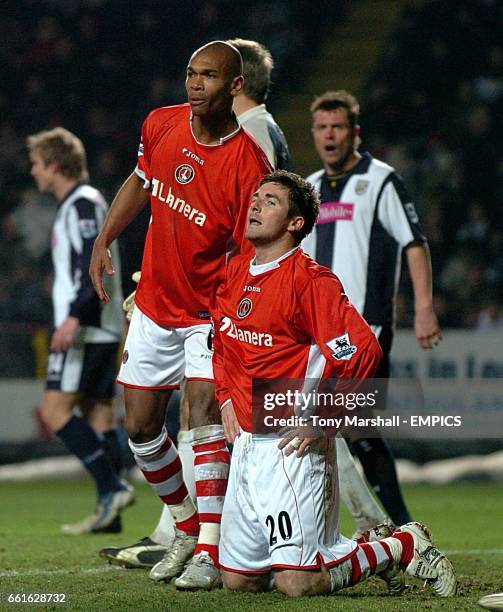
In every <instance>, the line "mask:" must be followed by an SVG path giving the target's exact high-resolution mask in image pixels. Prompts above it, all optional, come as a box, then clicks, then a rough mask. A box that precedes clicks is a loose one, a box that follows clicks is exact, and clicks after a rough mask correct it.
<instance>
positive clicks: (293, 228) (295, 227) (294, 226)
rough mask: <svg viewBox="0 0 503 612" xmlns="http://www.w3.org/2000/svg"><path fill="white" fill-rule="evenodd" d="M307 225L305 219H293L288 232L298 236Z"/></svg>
mask: <svg viewBox="0 0 503 612" xmlns="http://www.w3.org/2000/svg"><path fill="white" fill-rule="evenodd" d="M305 224H306V221H305V219H304V217H293V218H292V219H290V221H289V223H288V231H289V232H292V234H296V233H297V232H298V231H300V230H301V229H302V228H303V227H304V225H305Z"/></svg>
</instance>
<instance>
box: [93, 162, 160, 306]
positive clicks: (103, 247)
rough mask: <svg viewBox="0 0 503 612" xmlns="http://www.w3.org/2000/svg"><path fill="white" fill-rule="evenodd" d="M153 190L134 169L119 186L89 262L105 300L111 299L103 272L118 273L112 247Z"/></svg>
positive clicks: (100, 296) (98, 288)
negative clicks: (145, 185) (104, 281)
mask: <svg viewBox="0 0 503 612" xmlns="http://www.w3.org/2000/svg"><path fill="white" fill-rule="evenodd" d="M148 198H149V192H148V191H147V190H146V189H145V188H144V186H143V181H142V179H141V178H140V177H139V176H138V175H137V174H136V173H135V172H133V173H132V174H131V175H130V176H129V177H128V178H127V179H126V181H125V182H124V184H123V185H122V187H121V188H120V189H119V191H118V193H117V195H116V196H115V198H114V201H113V202H112V205H111V207H110V210H109V212H108V215H107V218H106V220H105V224H104V225H103V228H102V230H101V232H100V233H99V234H98V236H97V237H96V240H95V242H94V247H93V254H92V256H91V264H90V266H89V274H90V276H91V280H92V281H93V286H94V289H95V291H96V293H97V294H98V297H99V298H100V300H101V301H102V302H109V301H110V298H109V297H108V295H107V293H106V291H105V290H104V288H103V282H102V278H103V272H106V273H107V274H110V275H112V274H114V273H115V270H114V266H113V261H112V256H111V254H110V251H109V249H108V247H109V246H110V244H111V243H112V242H113V241H114V240H115V239H116V238H117V237H118V236H119V235H120V233H121V232H122V231H123V230H124V229H125V228H126V227H127V226H128V225H129V224H130V223H131V221H132V220H133V219H134V218H135V217H136V216H137V215H138V213H139V212H140V210H141V209H142V208H143V207H144V206H145V204H146V203H147V201H148Z"/></svg>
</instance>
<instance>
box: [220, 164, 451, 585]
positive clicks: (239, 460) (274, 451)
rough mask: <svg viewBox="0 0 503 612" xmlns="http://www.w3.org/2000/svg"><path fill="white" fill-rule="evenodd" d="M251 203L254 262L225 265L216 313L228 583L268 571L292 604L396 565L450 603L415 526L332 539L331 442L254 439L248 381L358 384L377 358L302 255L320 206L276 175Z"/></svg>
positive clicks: (253, 580)
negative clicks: (229, 447)
mask: <svg viewBox="0 0 503 612" xmlns="http://www.w3.org/2000/svg"><path fill="white" fill-rule="evenodd" d="M251 202H252V203H251V206H250V210H249V216H248V227H247V230H246V237H247V238H248V239H249V240H250V241H251V242H253V244H254V246H255V258H254V259H252V258H251V257H250V255H246V254H243V255H240V256H238V257H236V258H234V259H233V260H232V261H231V262H230V263H229V265H228V266H227V269H226V279H225V282H224V283H223V284H222V285H221V286H220V287H219V289H218V291H217V296H216V308H215V313H214V315H216V318H215V328H216V329H215V338H214V345H215V354H214V358H213V362H214V369H215V376H216V379H217V397H218V400H219V404H220V407H221V410H222V420H223V423H224V428H225V431H226V435H227V437H228V439H230V440H231V441H234V453H233V457H232V463H231V469H230V476H229V486H228V489H227V495H226V497H225V503H224V512H223V520H222V537H221V540H220V562H221V567H222V577H223V581H224V585H225V586H226V587H227V588H229V589H232V590H239V591H254V592H256V591H261V590H267V588H268V587H269V584H270V578H271V574H272V575H273V576H274V579H275V583H276V586H277V587H278V589H279V590H281V591H282V592H284V593H286V594H288V595H290V596H300V595H320V594H326V593H330V592H334V591H337V590H339V589H341V588H343V587H347V586H351V585H353V584H356V583H357V582H360V581H361V580H364V579H365V578H367V577H368V576H369V575H371V574H375V573H377V574H380V573H383V572H386V570H388V569H389V568H393V567H394V566H395V565H397V564H399V565H401V566H402V567H404V568H405V569H406V571H407V572H408V573H409V574H411V575H412V576H416V577H418V578H422V579H425V580H427V581H428V582H430V584H431V586H432V587H433V589H434V591H435V592H436V593H437V594H438V595H440V596H443V597H446V596H449V595H453V594H454V593H455V590H456V580H455V577H454V572H453V569H452V566H451V564H450V562H449V560H448V559H447V558H446V557H445V556H444V555H443V554H442V553H441V552H440V551H438V550H437V549H436V548H434V547H433V546H432V543H431V540H430V536H429V533H428V530H427V529H426V528H425V527H424V526H423V525H421V524H420V523H407V524H406V525H403V526H402V527H401V529H398V530H396V531H395V532H394V533H393V535H392V536H391V537H388V538H384V539H381V540H380V541H373V542H368V543H364V544H357V542H355V541H353V540H348V539H347V538H345V537H344V536H342V535H341V534H340V533H339V530H338V504H337V501H338V500H337V485H336V484H335V483H334V473H333V467H334V463H333V453H334V450H335V445H334V441H333V440H329V439H327V438H321V439H318V440H316V439H315V438H309V437H305V434H302V433H300V431H301V430H299V432H298V434H297V436H298V437H293V436H292V437H290V438H284V439H282V440H281V439H280V438H278V437H277V436H274V434H271V433H270V432H269V433H266V434H265V435H264V434H257V433H252V431H253V427H254V424H253V420H252V384H253V381H254V380H255V381H257V380H259V379H276V380H277V379H303V380H304V381H305V382H304V389H305V388H306V387H307V386H308V385H310V384H312V383H313V382H314V384H316V382H315V381H316V380H318V381H319V380H320V379H325V378H335V377H337V378H339V379H340V378H342V379H355V378H357V379H359V378H366V377H369V376H372V375H373V373H374V372H375V371H376V369H377V366H378V363H379V360H380V358H381V356H382V351H381V349H380V347H379V344H378V342H377V340H376V339H375V336H374V334H373V333H372V331H371V329H370V327H369V326H368V325H367V324H366V323H365V321H364V320H363V318H362V317H361V315H360V314H359V313H358V312H357V310H356V309H355V308H354V307H353V306H352V304H350V302H349V301H348V299H347V297H346V295H345V294H344V293H343V289H342V286H341V284H340V282H339V280H338V278H337V277H336V276H335V275H334V274H333V273H332V272H331V271H330V270H329V269H328V268H325V267H324V266H321V265H319V264H317V263H316V262H315V261H314V260H312V259H311V258H310V257H308V256H307V255H305V254H304V253H303V252H302V250H301V249H300V248H299V244H300V242H301V240H302V239H303V238H304V237H305V236H306V235H307V234H308V233H309V232H310V231H311V230H312V228H313V225H314V223H315V221H316V217H317V213H318V209H319V200H318V196H317V195H316V193H315V192H314V189H313V187H311V186H310V185H309V183H307V182H306V181H304V180H303V179H301V178H300V177H299V176H297V175H295V174H292V173H289V172H285V171H277V172H274V173H272V174H271V175H268V176H266V177H264V179H262V181H261V183H260V187H259V189H258V191H256V192H255V194H254V195H253V198H252V201H251ZM310 388H311V387H310ZM315 388H316V387H315ZM278 405H284V403H283V404H279V402H278ZM269 414H271V415H272V414H273V413H269ZM255 416H256V415H255ZM263 420H264V423H265V419H263ZM266 424H267V423H266ZM255 425H257V420H255ZM283 449H285V451H284V452H283Z"/></svg>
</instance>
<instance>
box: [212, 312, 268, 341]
mask: <svg viewBox="0 0 503 612" xmlns="http://www.w3.org/2000/svg"><path fill="white" fill-rule="evenodd" d="M220 331H221V332H222V333H223V332H225V333H226V334H227V335H228V336H229V338H232V339H233V340H239V342H246V344H251V345H253V346H272V336H271V334H264V333H262V332H255V331H250V330H249V329H241V328H239V327H238V326H237V325H236V324H235V323H233V322H232V321H231V320H230V319H229V317H223V318H222V320H221V322H220Z"/></svg>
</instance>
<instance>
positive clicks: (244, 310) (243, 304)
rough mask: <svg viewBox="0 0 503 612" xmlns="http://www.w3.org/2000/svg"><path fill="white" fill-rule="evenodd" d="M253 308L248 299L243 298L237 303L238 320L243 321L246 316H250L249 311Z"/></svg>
mask: <svg viewBox="0 0 503 612" xmlns="http://www.w3.org/2000/svg"><path fill="white" fill-rule="evenodd" d="M252 307H253V304H252V301H251V300H250V298H244V299H243V300H241V301H240V302H239V306H238V310H237V315H238V317H239V318H240V319H244V318H245V317H246V316H247V315H249V314H250V312H251V309H252Z"/></svg>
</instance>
